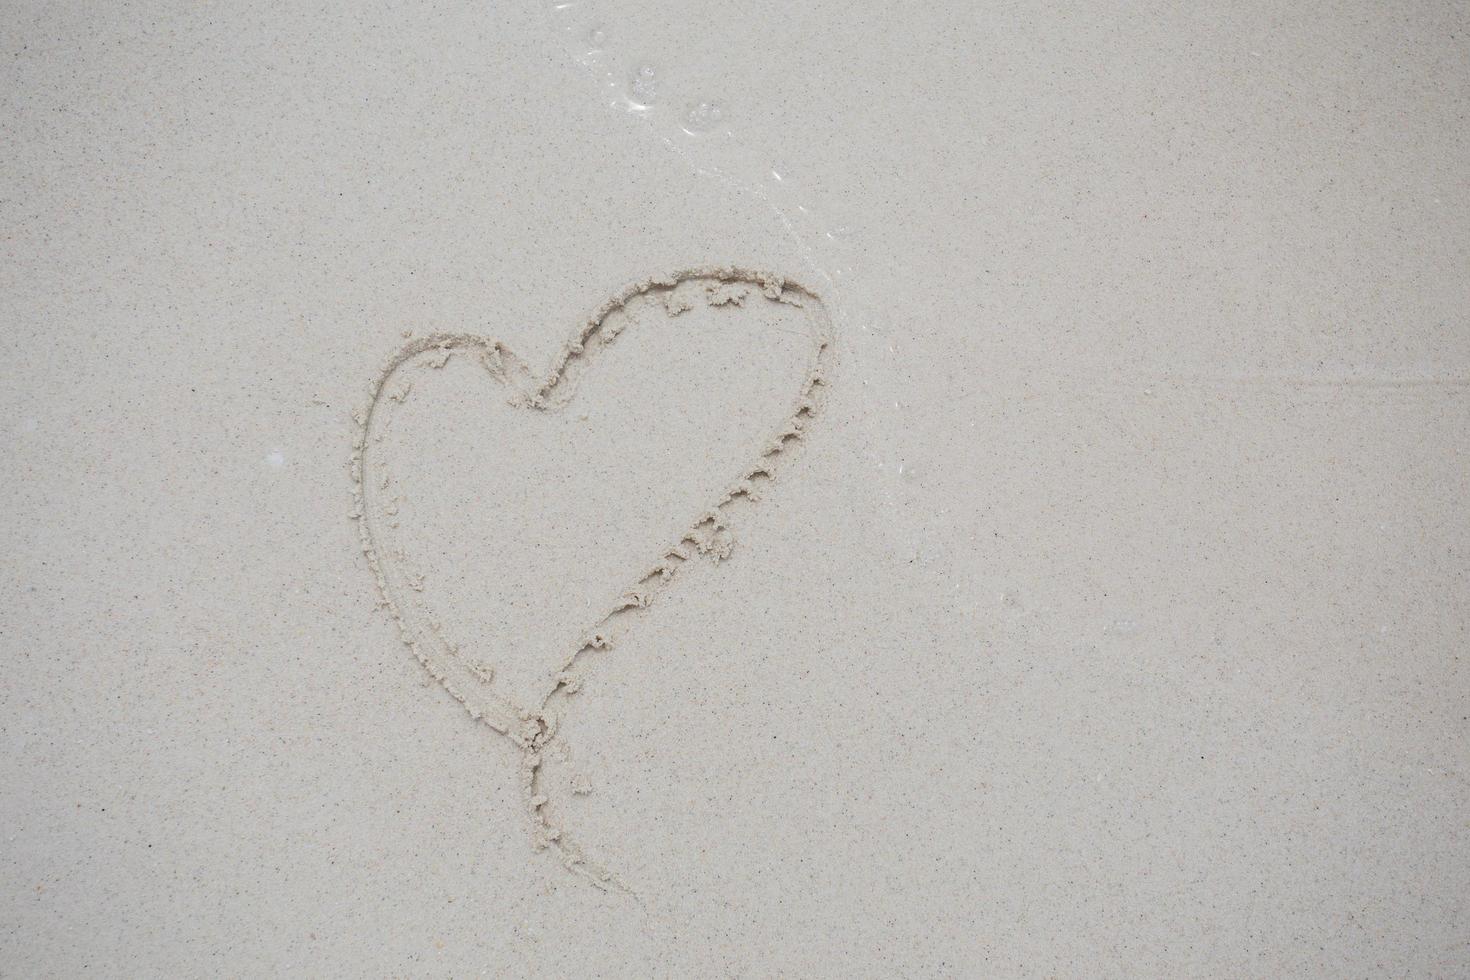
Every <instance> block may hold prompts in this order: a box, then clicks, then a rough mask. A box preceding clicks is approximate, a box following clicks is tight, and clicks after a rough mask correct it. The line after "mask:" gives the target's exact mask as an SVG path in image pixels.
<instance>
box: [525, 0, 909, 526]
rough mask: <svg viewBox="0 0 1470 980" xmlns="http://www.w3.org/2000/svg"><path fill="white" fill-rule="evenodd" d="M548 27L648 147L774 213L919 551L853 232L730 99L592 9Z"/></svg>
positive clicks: (880, 343) (870, 449) (885, 354)
mask: <svg viewBox="0 0 1470 980" xmlns="http://www.w3.org/2000/svg"><path fill="white" fill-rule="evenodd" d="M547 10H548V12H549V15H550V21H551V24H552V27H553V29H554V31H555V33H556V35H557V37H558V38H559V40H560V42H561V44H562V45H563V47H564V48H565V49H566V50H567V52H568V53H569V54H570V56H571V58H572V60H573V61H575V62H576V63H577V64H578V65H580V66H581V67H582V69H584V71H585V72H586V74H587V75H588V77H589V78H590V79H591V81H592V82H593V83H594V85H595V86H596V90H597V92H598V93H599V98H600V100H601V101H603V102H604V103H605V104H606V105H607V106H608V107H609V108H610V109H611V110H614V111H617V112H619V113H621V114H622V115H623V116H625V117H626V118H628V119H629V120H630V121H631V122H633V123H634V124H636V125H644V126H647V127H648V138H649V139H651V140H655V141H657V142H659V143H662V144H663V145H664V146H666V147H667V148H668V149H669V150H670V151H672V152H673V153H675V154H677V155H678V157H679V158H680V159H681V160H683V161H684V163H685V164H686V165H687V166H689V167H690V168H691V170H692V171H693V172H695V173H698V174H701V175H704V176H708V177H710V178H711V179H714V180H718V181H720V182H721V183H723V184H724V185H726V186H727V187H728V188H730V189H731V190H733V191H735V192H737V193H738V194H739V195H741V196H745V197H749V198H753V199H754V200H756V201H757V202H759V204H760V205H761V206H762V207H764V208H766V209H768V210H769V211H770V213H771V214H772V215H773V216H774V217H775V219H776V220H777V222H778V223H779V224H780V225H781V227H782V229H783V230H784V231H785V233H786V234H787V235H788V236H789V238H790V240H791V241H792V242H793V244H794V245H795V246H796V247H797V249H798V251H799V252H800V254H801V255H802V258H803V261H804V262H805V263H806V265H807V269H806V270H805V274H808V275H811V276H813V277H814V279H815V281H814V283H813V284H814V285H815V286H816V287H817V288H819V289H820V290H821V291H822V292H823V293H824V294H825V298H826V300H827V304H828V307H829V309H830V310H831V311H832V315H833V318H834V321H835V323H836V326H837V328H838V331H839V336H838V343H839V346H840V348H841V355H842V360H843V362H845V363H844V366H843V369H842V373H843V374H844V375H845V376H847V377H848V378H851V379H853V381H854V382H855V383H856V384H857V385H859V386H860V388H861V391H860V392H859V393H858V394H859V398H860V401H861V402H862V410H861V411H860V412H859V413H858V414H859V416H860V418H859V419H858V422H859V424H860V425H861V426H862V427H863V429H864V431H865V442H866V444H867V456H868V464H869V465H870V466H872V467H873V469H874V470H875V471H877V473H878V475H879V477H880V478H879V479H878V480H876V481H874V482H873V483H872V484H870V485H871V486H874V487H875V488H876V489H878V491H879V493H880V495H881V497H882V504H883V507H884V509H885V510H886V511H887V513H888V516H889V521H888V524H889V526H888V527H887V529H886V530H887V531H888V532H889V533H891V534H894V535H895V536H896V537H895V539H894V540H895V542H896V543H897V544H898V547H899V549H900V550H901V551H907V550H912V549H910V548H909V545H910V544H912V543H913V542H915V541H917V540H918V528H919V526H920V524H921V522H920V521H919V520H918V516H917V514H915V513H913V512H914V511H915V509H916V508H915V504H916V500H917V490H918V485H919V484H920V483H921V482H922V480H923V476H924V471H925V469H924V466H923V461H922V460H921V459H919V458H917V457H918V453H917V447H916V446H915V445H914V444H913V443H912V441H911V440H908V439H906V438H905V432H906V430H907V429H908V428H909V425H908V420H907V404H906V402H907V396H908V391H909V390H910V384H911V382H912V379H911V378H908V377H907V376H906V375H907V373H908V372H907V371H906V367H907V364H906V361H905V359H904V357H903V344H902V342H901V340H900V338H899V336H898V331H897V330H896V328H895V325H894V317H893V315H892V313H891V312H886V311H885V310H884V306H883V304H882V303H881V302H873V301H872V300H864V299H863V298H862V297H861V290H860V289H859V288H857V287H858V285H859V280H860V279H861V277H856V276H854V274H853V271H854V264H855V261H854V260H855V257H856V254H857V252H858V251H859V250H858V249H857V248H855V247H854V244H855V243H854V242H853V241H852V240H851V235H850V232H849V229H848V227H847V226H846V225H845V224H844V223H841V222H837V221H832V220H829V218H828V217H827V214H828V210H827V209H826V208H823V207H819V206H818V202H817V200H816V196H815V195H814V194H813V193H812V192H811V191H810V189H809V187H808V184H809V182H807V181H803V180H802V179H801V177H800V175H799V173H798V172H797V171H796V169H795V168H794V167H793V166H792V165H791V164H790V163H788V162H786V161H784V160H783V159H782V158H781V157H780V156H779V155H778V154H777V152H775V150H774V149H773V147H774V148H775V149H779V146H780V140H782V139H789V138H790V137H789V136H778V135H777V134H773V133H770V132H762V131H761V129H760V127H759V126H757V125H756V123H755V121H754V120H753V119H751V118H749V117H748V114H747V115H745V116H742V114H741V113H740V105H739V102H738V98H731V97H730V95H737V96H738V93H725V92H687V91H680V90H678V89H677V86H675V85H673V84H672V83H671V82H670V78H673V77H675V76H673V75H670V77H669V78H666V77H665V76H666V74H668V73H666V72H665V71H664V66H663V65H662V64H660V63H659V62H658V61H656V60H655V59H652V58H649V57H646V56H643V55H641V54H640V52H639V50H638V46H637V44H636V41H637V39H636V38H626V37H621V36H620V35H619V31H618V27H617V24H616V23H614V22H612V21H611V20H610V19H609V18H608V17H607V15H606V10H605V9H604V8H602V6H601V5H600V4H598V3H597V2H595V0H552V2H550V3H549V4H548V5H547Z"/></svg>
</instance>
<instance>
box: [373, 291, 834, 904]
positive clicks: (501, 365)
mask: <svg viewBox="0 0 1470 980" xmlns="http://www.w3.org/2000/svg"><path fill="white" fill-rule="evenodd" d="M639 297H649V298H656V299H659V300H661V301H662V305H663V307H664V310H665V311H666V312H667V313H668V314H669V315H670V316H678V315H679V314H680V313H681V312H684V311H686V310H689V309H691V308H693V304H695V303H697V302H705V303H709V304H711V305H715V306H719V305H725V304H737V305H739V304H743V303H744V302H746V300H747V299H748V298H751V297H756V301H757V302H771V303H782V304H788V305H790V306H794V307H798V308H800V309H802V310H803V311H804V313H805V314H806V316H805V320H806V323H807V327H808V330H809V333H810V342H811V349H810V364H809V370H808V371H807V373H806V375H805V377H804V379H803V380H802V382H801V384H800V386H799V389H798V390H797V391H796V392H795V397H794V400H793V402H792V404H791V405H790V407H789V410H788V411H787V412H786V413H785V415H784V416H782V418H781V422H780V424H779V425H778V426H777V427H776V429H775V430H774V431H773V432H772V433H771V436H770V439H769V440H768V441H767V443H766V444H765V446H764V448H763V449H762V450H761V452H760V454H759V455H758V456H757V457H756V458H755V459H754V460H753V461H751V462H750V463H749V464H748V465H746V466H745V467H744V468H743V469H742V470H741V471H740V472H738V473H737V474H736V475H735V478H734V480H733V481H732V482H731V483H730V485H729V487H728V489H727V490H726V491H725V492H724V493H723V494H722V495H721V496H720V497H719V498H718V499H717V500H715V501H713V502H712V504H711V506H710V507H709V508H708V510H707V511H705V513H704V514H703V515H702V517H700V518H699V520H698V521H697V522H696V523H695V524H694V525H693V526H692V527H689V528H688V529H687V530H686V531H685V532H684V533H683V534H682V536H681V537H679V539H678V540H677V541H674V542H673V543H672V544H671V545H670V546H669V547H667V548H665V549H664V550H663V552H662V553H661V554H659V555H658V556H657V558H656V559H655V560H654V561H652V562H651V563H650V565H649V566H648V568H647V570H646V571H645V572H644V573H643V574H642V575H641V576H640V577H638V579H637V580H636V581H634V582H632V583H631V584H630V586H629V587H628V589H627V590H626V591H625V592H624V593H623V595H622V597H621V598H620V599H619V600H618V601H617V602H616V603H615V604H614V605H613V607H612V608H611V609H609V610H608V611H607V612H606V614H605V615H603V616H602V618H601V619H599V620H598V621H597V622H595V623H593V624H592V626H591V627H590V628H589V629H588V630H587V632H586V635H585V637H584V639H583V640H582V641H581V643H580V645H578V646H577V647H576V648H575V649H572V650H568V651H567V656H566V658H565V660H564V662H563V663H562V664H561V665H560V668H559V669H557V670H556V671H554V673H553V676H551V677H549V678H548V679H547V682H546V686H545V693H544V695H542V696H541V697H540V698H539V700H538V701H537V702H536V703H531V704H518V703H516V702H515V701H514V700H513V699H512V698H511V697H510V696H509V695H508V694H507V693H505V692H504V690H502V688H501V687H499V686H497V684H496V681H495V674H494V665H492V664H488V663H485V662H483V661H480V660H477V659H474V658H471V657H468V656H465V655H462V653H461V651H460V650H459V648H458V647H457V646H456V645H455V644H454V643H452V642H450V641H449V639H448V638H447V636H446V634H445V631H444V629H443V627H442V626H441V624H440V623H439V622H438V621H437V620H436V619H435V618H434V616H433V613H432V612H431V611H430V610H429V609H428V607H427V605H426V604H425V603H423V602H421V601H418V599H417V598H416V597H417V596H419V595H420V593H421V591H422V588H423V583H422V579H420V578H417V577H416V576H415V575H414V574H413V573H412V572H411V571H410V569H409V568H408V566H407V564H406V562H405V561H404V560H403V557H404V556H403V554H402V552H401V551H400V550H398V549H395V548H394V546H393V536H392V531H393V530H394V529H395V528H396V526H397V520H396V514H397V508H396V505H395V503H394V498H393V495H392V493H391V492H390V490H391V485H392V475H391V473H390V472H389V470H388V468H387V466H386V461H385V460H384V459H382V458H381V455H382V454H381V452H380V447H381V443H382V440H383V435H384V432H385V430H386V429H387V427H388V426H389V425H390V423H391V421H392V413H393V407H394V405H396V404H398V403H401V402H402V401H403V400H404V398H406V397H407V393H408V389H409V387H410V386H411V384H412V379H411V378H409V377H408V376H407V369H408V368H410V367H411V366H418V365H425V366H428V367H431V368H433V367H442V366H443V365H444V364H445V363H446V362H447V361H448V360H449V359H450V358H451V357H454V356H457V355H458V356H466V357H472V358H475V359H476V360H477V361H478V362H479V363H480V364H481V365H482V366H483V367H484V369H485V370H486V371H487V372H488V373H489V374H490V375H491V377H492V378H493V379H495V380H496V381H497V382H499V383H501V384H503V385H505V386H506V387H507V388H508V389H509V390H510V392H511V402H512V403H513V404H515V405H518V406H520V407H523V408H526V409H528V410H532V411H546V410H551V409H556V408H559V407H561V406H562V405H563V404H565V403H566V401H567V399H569V398H570V397H571V395H572V391H573V388H574V386H575V384H576V380H577V377H578V376H579V374H580V371H581V369H582V368H584V367H586V366H587V365H588V364H589V363H591V362H592V361H593V360H594V359H595V358H596V356H597V354H598V352H599V351H600V350H602V349H603V348H605V347H606V346H607V345H609V344H611V343H612V342H613V341H614V340H615V339H616V337H617V333H618V331H619V329H621V327H620V326H618V325H616V324H614V323H613V322H611V321H610V320H609V317H610V316H611V315H612V314H613V313H614V312H617V311H619V310H621V309H624V308H625V307H626V306H627V304H628V303H630V302H631V301H632V300H634V299H635V298H639ZM831 343H832V336H831V321H830V319H829V317H828V314H827V310H826V307H825V305H824V304H823V303H822V301H821V299H820V298H819V297H818V296H817V295H816V294H815V293H813V292H812V291H811V290H809V289H807V288H806V287H804V286H802V285H800V284H798V283H796V282H793V281H791V280H788V279H786V278H784V277H782V276H777V275H773V274H770V273H765V272H756V271H751V270H746V269H740V268H705V269H693V270H689V271H684V272H679V273H675V274H674V275H670V276H664V277H660V278H655V279H648V280H644V281H642V282H638V283H634V284H633V285H631V286H628V287H627V288H626V289H624V290H622V291H621V292H619V293H618V294H617V295H615V296H613V297H612V298H611V299H609V300H608V301H607V302H606V303H604V304H603V305H602V307H601V308H599V309H598V310H597V311H596V312H594V313H593V314H592V315H591V316H590V317H588V318H587V320H586V321H585V322H584V323H583V324H582V325H581V327H579V328H578V329H577V330H576V331H575V332H574V333H573V335H572V337H571V339H570V340H569V341H568V342H567V343H566V344H565V345H564V346H563V347H562V349H561V351H560V352H559V353H558V354H557V355H556V357H555V358H554V359H553V360H552V363H551V365H550V368H549V369H548V370H547V372H546V373H545V375H543V376H541V377H539V378H537V377H536V376H535V375H534V374H533V372H532V371H531V370H529V369H528V368H527V367H526V365H524V364H523V363H522V362H521V361H520V360H519V359H518V358H517V357H515V355H514V354H512V353H511V352H510V351H509V350H508V349H506V348H505V346H504V345H502V344H501V343H500V342H499V341H497V340H493V339H491V338H488V337H483V336H479V335H474V334H467V333H437V334H430V335H428V336H424V337H421V338H418V339H414V340H411V341H410V342H408V343H407V344H406V345H405V346H404V347H403V348H402V349H400V350H399V351H397V352H396V353H395V354H393V355H392V356H391V357H390V358H389V359H388V361H387V363H386V364H385V365H384V367H383V369H382V371H381V372H380V373H379V374H378V375H377V377H375V378H374V379H373V380H372V382H371V384H370V387H369V398H368V404H367V407H366V409H365V410H363V411H361V412H359V413H357V414H356V416H355V420H356V422H357V424H358V429H357V432H356V435H355V437H354V440H353V447H352V465H351V472H352V478H353V499H354V508H353V512H352V516H353V517H354V518H355V519H356V520H357V524H358V533H359V537H360V540H361V545H362V552H363V555H364V556H365V557H366V559H367V564H368V568H369V569H370V570H371V572H372V574H373V577H374V579H375V580H376V582H377V586H378V590H379V592H380V594H381V596H382V600H381V605H382V606H384V607H386V608H387V609H388V610H389V612H390V613H391V615H392V616H393V618H394V620H395V621H396V623H397V625H398V630H399V635H400V637H401V639H402V641H403V643H404V645H406V646H407V647H408V648H409V649H410V650H412V651H413V653H414V655H415V656H416V657H417V658H418V660H419V662H420V663H422V664H423V666H424V668H425V669H426V670H427V671H428V672H429V674H430V675H432V676H433V678H434V679H435V680H437V681H438V682H439V683H440V684H442V685H443V686H444V688H445V689H446V690H447V691H448V692H449V693H450V694H451V695H453V696H454V697H455V698H456V699H457V700H458V701H459V702H460V703H461V704H463V705H464V707H465V710H466V711H468V712H469V714H470V716H471V717H472V718H474V719H475V720H477V721H480V722H483V723H484V724H485V725H487V726H488V727H489V728H490V729H492V730H493V731H495V732H497V733H498V734H500V735H502V736H504V737H505V738H507V739H509V740H510V741H511V742H513V743H514V744H515V746H516V747H517V748H518V749H519V750H520V752H521V757H522V762H521V785H522V790H523V793H524V795H525V801H526V806H527V810H528V813H529V817H530V821H531V825H532V833H533V843H534V845H535V846H536V848H537V850H544V849H546V848H554V849H555V850H556V851H557V852H558V853H559V855H560V857H561V859H562V861H563V863H564V864H565V865H566V867H567V868H569V869H570V870H572V871H574V872H576V873H578V874H580V875H581V876H583V877H585V878H586V879H587V880H589V881H591V882H592V883H593V884H595V885H597V886H598V887H600V888H604V889H607V888H616V889H618V890H621V891H629V892H631V889H628V888H627V886H626V885H624V884H622V883H621V882H620V881H619V880H618V879H617V878H616V877H615V876H614V875H613V874H612V873H611V872H610V871H608V870H607V869H606V868H604V867H602V866H600V865H599V864H598V863H597V862H595V861H594V860H592V859H591V858H589V857H588V856H587V855H586V854H585V853H584V852H583V850H582V849H581V848H580V847H579V846H578V845H577V844H575V843H574V842H573V841H572V839H571V838H570V837H569V836H568V835H567V834H566V833H565V832H564V830H563V828H561V827H560V826H557V825H555V823H554V822H553V821H552V820H551V818H550V817H549V816H548V813H547V809H546V804H547V799H546V797H545V795H543V793H542V792H541V785H540V782H541V770H542V758H543V754H544V753H545V752H547V751H548V750H550V751H556V750H557V749H558V748H559V746H558V744H557V734H556V731H557V725H556V719H557V717H558V714H557V711H556V710H555V708H556V706H557V705H560V704H564V703H565V701H566V699H567V698H569V697H571V696H572V695H574V694H575V693H576V692H577V690H578V688H579V686H580V678H579V675H578V672H577V667H578V665H579V664H580V662H581V661H582V660H583V659H584V658H586V657H589V656H591V655H592V654H593V653H595V652H597V651H602V650H606V649H608V648H610V647H611V646H612V643H613V639H614V637H615V635H616V633H617V631H618V629H619V628H620V627H621V626H625V625H627V621H628V620H629V619H631V618H632V617H636V616H639V615H641V614H643V613H644V611H645V610H647V609H648V607H649V606H650V605H651V604H652V603H653V601H654V599H655V598H656V597H657V596H658V595H659V594H660V593H661V592H662V590H664V589H665V588H667V587H668V585H669V583H671V582H672V581H673V580H674V579H675V577H676V575H677V573H678V570H679V568H680V567H681V566H682V565H684V564H685V563H686V562H689V561H692V560H695V559H697V558H699V557H701V556H703V557H708V558H711V559H712V560H715V561H719V560H720V559H722V558H725V557H727V556H728V555H729V554H730V550H731V548H732V546H733V539H732V537H731V532H730V524H731V520H732V518H733V517H734V516H735V515H736V513H737V511H739V510H741V509H742V508H747V507H750V506H752V505H753V504H754V503H755V502H756V501H757V500H758V499H759V496H760V490H761V488H762V485H763V484H765V483H767V482H769V481H770V480H771V479H773V478H774V476H775V473H776V469H777V466H778V464H779V463H780V461H781V460H782V459H783V458H784V457H785V456H786V455H787V454H788V452H789V449H790V446H791V444H792V443H794V442H796V441H797V440H799V439H801V438H802V436H803V435H804V434H805V432H806V428H807V426H808V424H809V423H810V422H811V420H812V419H813V418H814V417H815V415H816V413H817V410H818V408H819V404H820V397H821V394H822V391H823V389H824V388H825V387H826V385H827V383H828V374H827V372H828V370H829V368H830V360H831Z"/></svg>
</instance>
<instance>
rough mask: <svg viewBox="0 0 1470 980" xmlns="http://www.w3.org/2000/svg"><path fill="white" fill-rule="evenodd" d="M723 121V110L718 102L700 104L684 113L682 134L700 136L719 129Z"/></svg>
mask: <svg viewBox="0 0 1470 980" xmlns="http://www.w3.org/2000/svg"><path fill="white" fill-rule="evenodd" d="M724 120H725V110H724V109H723V108H721V107H720V104H719V103H718V102H700V103H698V104H696V105H692V106H690V107H689V109H688V110H687V111H686V112H685V113H684V132H686V133H689V134H690V135H691V136H702V135H704V134H705V133H709V132H713V131H714V130H715V129H717V128H719V126H720V124H721V123H723V122H724Z"/></svg>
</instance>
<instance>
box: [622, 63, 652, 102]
mask: <svg viewBox="0 0 1470 980" xmlns="http://www.w3.org/2000/svg"><path fill="white" fill-rule="evenodd" d="M628 99H629V100H630V101H631V102H632V103H633V104H634V105H639V106H650V105H653V103H654V102H656V101H657V100H658V73H657V72H655V71H654V69H653V66H652V65H639V66H638V67H637V68H635V69H634V70H633V77H632V78H631V79H629V80H628Z"/></svg>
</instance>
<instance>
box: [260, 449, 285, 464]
mask: <svg viewBox="0 0 1470 980" xmlns="http://www.w3.org/2000/svg"><path fill="white" fill-rule="evenodd" d="M265 461H266V462H267V463H269V464H270V465H271V466H273V467H275V468H276V469H280V468H281V467H282V466H285V465H286V454H285V453H283V452H281V451H280V450H279V449H272V450H271V451H270V452H269V453H267V454H266V457H265Z"/></svg>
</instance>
